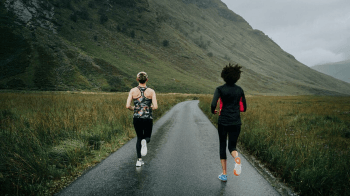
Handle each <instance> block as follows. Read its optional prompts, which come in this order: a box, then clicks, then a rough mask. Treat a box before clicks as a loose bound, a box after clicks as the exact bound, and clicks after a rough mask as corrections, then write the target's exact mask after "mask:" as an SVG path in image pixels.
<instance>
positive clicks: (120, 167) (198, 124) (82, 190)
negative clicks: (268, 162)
mask: <svg viewBox="0 0 350 196" xmlns="http://www.w3.org/2000/svg"><path fill="white" fill-rule="evenodd" d="M208 107H209V106H208ZM135 144H136V138H134V139H132V140H131V141H130V142H128V143H127V144H125V145H124V146H123V147H122V148H120V149H119V150H118V151H116V152H115V153H113V154H112V155H110V156H109V157H108V158H107V159H105V160H104V161H102V162H101V163H100V164H98V165H97V166H96V167H94V168H92V169H91V170H89V171H88V172H87V173H85V174H84V175H82V176H81V177H79V178H78V179H77V180H76V181H75V182H73V183H72V184H71V185H70V186H68V187H67V188H66V189H64V190H62V191H61V192H60V193H58V194H57V195H59V196H63V195H74V196H77V195H84V196H90V195H247V196H252V195H269V196H270V195H279V193H278V192H277V191H276V190H275V189H274V188H273V187H272V186H271V185H270V184H269V183H268V182H267V181H266V180H265V179H264V178H263V177H262V176H261V175H260V174H259V173H258V172H257V171H256V169H255V168H254V167H253V166H251V165H250V164H249V163H248V162H247V160H246V159H245V158H244V157H243V156H240V157H241V162H242V173H241V175H240V176H238V177H237V176H235V175H233V167H234V160H233V158H230V157H229V156H228V158H229V159H228V166H227V169H228V181H227V182H221V181H220V180H219V179H218V175H219V174H220V173H221V164H220V158H219V138H218V134H217V129H216V128H215V127H214V126H213V125H212V124H211V122H210V121H209V120H208V118H207V117H206V116H205V115H204V114H203V113H202V111H201V110H200V109H199V107H198V101H186V102H182V103H179V104H177V105H176V106H174V107H173V108H172V109H171V110H170V111H169V112H167V113H166V114H165V115H164V116H163V117H162V118H161V119H159V120H158V121H157V123H155V124H154V127H153V134H152V138H151V142H150V143H149V144H148V154H147V156H145V157H143V160H144V162H145V165H143V166H142V167H140V168H137V167H136V166H135V164H136V158H137V157H136V147H135ZM227 154H228V155H229V153H228V152H227Z"/></svg>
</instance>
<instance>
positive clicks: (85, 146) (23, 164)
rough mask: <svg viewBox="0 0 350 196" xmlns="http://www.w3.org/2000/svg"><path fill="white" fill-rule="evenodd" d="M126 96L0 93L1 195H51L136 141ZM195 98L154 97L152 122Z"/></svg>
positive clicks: (183, 96)
mask: <svg viewBox="0 0 350 196" xmlns="http://www.w3.org/2000/svg"><path fill="white" fill-rule="evenodd" d="M127 95H128V94H127V93H84V92H80V93H77V92H2V93H0V100H1V101H0V157H1V162H0V189H1V190H0V192H1V194H4V195H52V194H54V193H55V192H57V191H59V190H61V189H62V188H63V187H64V186H66V185H68V184H69V183H70V182H72V181H73V180H74V179H76V178H77V177H78V176H80V175H81V174H82V172H84V170H86V169H88V168H89V167H92V166H93V165H95V164H97V163H99V162H100V161H101V160H103V159H104V158H106V157H108V156H109V155H110V154H111V153H112V152H114V151H116V150H117V149H118V148H120V147H121V146H122V145H124V144H125V143H126V142H127V141H129V140H130V139H131V138H133V137H135V136H136V134H135V133H134V129H133V125H132V112H130V111H129V110H127V109H125V104H126V98H127ZM194 97H195V95H183V94H171V95H170V94H157V100H158V105H159V109H158V110H156V111H155V112H154V116H155V118H156V119H155V120H157V119H158V118H160V117H161V116H162V115H163V114H164V113H165V112H166V111H168V110H169V109H170V108H171V107H172V106H173V105H175V104H176V103H179V102H181V101H185V100H187V99H194Z"/></svg>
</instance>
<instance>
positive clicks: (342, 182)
mask: <svg viewBox="0 0 350 196" xmlns="http://www.w3.org/2000/svg"><path fill="white" fill-rule="evenodd" d="M210 103H211V97H201V98H200V107H201V108H202V110H203V111H204V112H205V113H206V115H207V116H208V117H209V119H210V120H211V121H212V122H213V124H216V123H217V118H218V116H217V115H212V114H211V113H210V107H209V104H210ZM247 104H248V107H247V108H248V109H247V112H246V113H242V115H241V116H242V123H243V124H242V131H241V134H240V136H239V139H238V141H239V144H240V147H241V148H243V149H244V150H246V151H248V152H249V153H250V154H252V155H254V156H255V157H257V158H258V159H259V160H261V161H262V162H263V163H264V164H266V166H267V167H268V168H269V169H270V170H271V171H272V172H273V173H274V174H275V176H278V177H280V178H281V179H282V180H283V181H284V182H286V183H287V184H289V186H291V187H293V188H294V190H295V191H296V192H299V193H300V194H301V195H348V194H349V191H350V168H349V165H350V97H316V96H290V97H288V96H286V97H272V96H254V97H247Z"/></svg>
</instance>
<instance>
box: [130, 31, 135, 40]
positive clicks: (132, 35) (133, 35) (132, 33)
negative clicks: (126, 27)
mask: <svg viewBox="0 0 350 196" xmlns="http://www.w3.org/2000/svg"><path fill="white" fill-rule="evenodd" d="M130 36H131V38H135V31H134V30H132V31H131V33H130Z"/></svg>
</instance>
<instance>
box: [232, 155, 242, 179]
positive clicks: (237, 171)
mask: <svg viewBox="0 0 350 196" xmlns="http://www.w3.org/2000/svg"><path fill="white" fill-rule="evenodd" d="M235 162H236V164H235V169H233V174H234V175H235V176H239V175H240V174H241V171H242V168H241V158H239V157H236V158H235Z"/></svg>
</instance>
